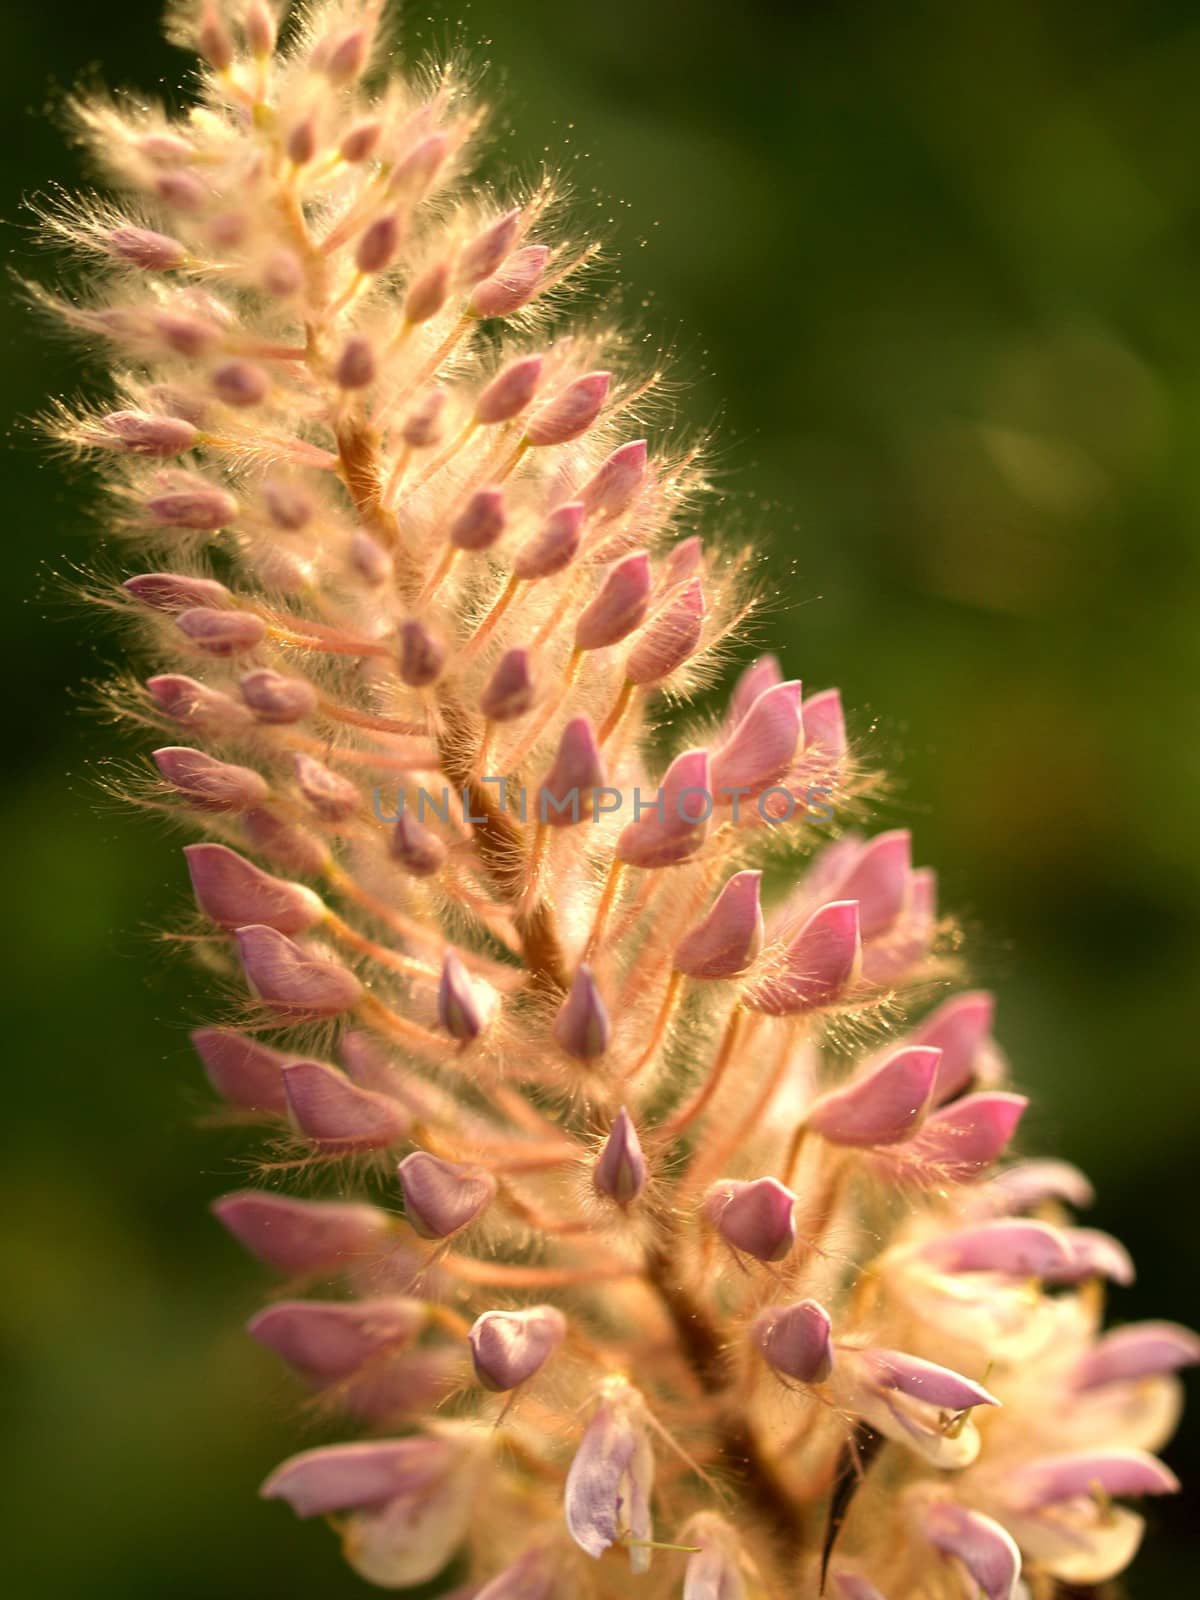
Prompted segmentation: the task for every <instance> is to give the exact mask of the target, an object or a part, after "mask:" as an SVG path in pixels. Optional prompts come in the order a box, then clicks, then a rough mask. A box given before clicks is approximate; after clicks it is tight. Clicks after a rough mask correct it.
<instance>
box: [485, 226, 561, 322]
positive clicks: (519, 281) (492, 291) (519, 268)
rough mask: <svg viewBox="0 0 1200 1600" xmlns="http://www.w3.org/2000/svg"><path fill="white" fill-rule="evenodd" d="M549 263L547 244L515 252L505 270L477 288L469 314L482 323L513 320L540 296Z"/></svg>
mask: <svg viewBox="0 0 1200 1600" xmlns="http://www.w3.org/2000/svg"><path fill="white" fill-rule="evenodd" d="M549 259H550V251H549V250H548V249H547V248H546V246H545V245H544V244H528V245H526V246H525V248H524V249H523V250H514V251H513V253H512V255H510V256H509V258H508V260H507V261H506V262H504V264H503V266H501V267H500V268H499V269H498V270H497V271H496V272H493V273H492V274H491V276H490V277H487V278H484V279H483V280H482V282H480V283H477V284H476V285H475V287H474V289H473V290H472V291H471V298H470V299H469V300H468V301H467V311H468V313H469V314H470V315H471V316H473V317H478V318H480V320H483V319H485V318H487V317H511V316H512V314H513V312H514V311H520V310H521V309H522V307H523V306H526V305H528V303H529V302H530V300H532V299H533V297H534V295H535V294H536V293H537V291H538V286H539V284H540V283H541V281H542V273H543V272H544V271H545V270H546V263H547V262H548V261H549Z"/></svg>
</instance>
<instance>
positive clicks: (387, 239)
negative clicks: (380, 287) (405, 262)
mask: <svg viewBox="0 0 1200 1600" xmlns="http://www.w3.org/2000/svg"><path fill="white" fill-rule="evenodd" d="M399 248H400V222H399V219H398V218H397V217H396V215H395V214H394V213H393V212H389V213H388V214H387V216H384V217H377V218H376V219H375V221H374V222H372V223H371V224H370V226H369V227H367V228H364V230H363V231H362V233H361V234H360V235H359V239H358V244H357V245H356V247H355V250H354V265H355V266H356V267H357V268H358V270H359V271H360V272H364V273H375V272H383V271H385V270H386V269H387V268H388V267H390V266H391V264H392V262H393V261H394V260H395V259H396V251H397V250H398V249H399Z"/></svg>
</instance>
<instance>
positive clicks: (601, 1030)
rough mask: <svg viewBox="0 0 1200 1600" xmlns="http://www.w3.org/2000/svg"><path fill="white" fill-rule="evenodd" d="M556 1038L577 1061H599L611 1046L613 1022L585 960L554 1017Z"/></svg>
mask: <svg viewBox="0 0 1200 1600" xmlns="http://www.w3.org/2000/svg"><path fill="white" fill-rule="evenodd" d="M554 1037H555V1038H556V1039H557V1040H558V1042H559V1044H560V1045H561V1046H562V1048H563V1049H564V1050H565V1051H566V1052H567V1054H568V1055H569V1056H574V1057H575V1059H576V1061H595V1060H597V1059H598V1058H599V1057H600V1056H602V1055H603V1054H604V1052H605V1051H606V1050H607V1049H608V1044H609V1040H610V1038H611V1037H612V1024H611V1023H610V1022H609V1020H608V1007H607V1006H606V1005H605V1004H604V998H603V996H602V995H601V993H600V990H599V988H598V987H597V984H596V979H595V977H594V976H593V974H592V969H591V968H590V967H589V966H588V965H587V964H586V963H581V964H580V966H579V967H578V969H577V970H576V973H575V976H574V978H573V979H572V980H571V987H570V989H569V991H568V992H567V998H566V999H565V1000H564V1001H563V1004H562V1007H561V1009H560V1010H559V1013H558V1015H557V1016H556V1017H555V1019H554Z"/></svg>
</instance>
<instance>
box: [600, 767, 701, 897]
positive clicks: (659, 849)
mask: <svg viewBox="0 0 1200 1600" xmlns="http://www.w3.org/2000/svg"><path fill="white" fill-rule="evenodd" d="M645 810H646V811H647V812H648V813H649V815H647V816H642V817H639V818H638V819H637V821H636V822H631V823H630V824H629V825H628V827H626V828H624V829H622V831H621V835H620V837H619V838H618V840H617V851H616V854H617V859H618V861H624V862H625V863H626V864H627V865H629V866H633V867H641V868H643V869H646V870H654V869H656V868H659V867H672V866H675V865H676V864H677V863H678V862H680V861H686V860H687V859H688V857H689V856H693V855H695V853H696V851H697V850H698V849H699V848H700V846H701V845H702V844H703V843H704V840H705V838H706V837H707V835H708V821H709V818H710V817H711V816H712V810H713V800H712V787H711V783H710V776H709V760H708V751H707V750H685V751H684V752H683V754H682V755H679V756H676V757H675V759H674V761H672V763H671V765H670V766H669V767H668V768H667V771H666V774H665V776H664V777H663V781H662V788H661V790H660V791H659V795H658V799H657V801H656V802H655V804H654V805H653V806H646V807H645Z"/></svg>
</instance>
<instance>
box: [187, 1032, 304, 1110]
mask: <svg viewBox="0 0 1200 1600" xmlns="http://www.w3.org/2000/svg"><path fill="white" fill-rule="evenodd" d="M191 1040H192V1048H193V1049H194V1050H195V1052H196V1054H197V1055H198V1056H199V1057H200V1060H201V1061H202V1062H203V1064H204V1071H205V1073H206V1074H207V1077H208V1081H209V1083H211V1084H212V1086H213V1088H214V1089H215V1090H216V1091H217V1093H218V1094H219V1095H220V1096H221V1098H222V1100H227V1101H228V1102H229V1104H230V1105H233V1106H239V1107H241V1108H242V1109H243V1110H245V1111H260V1112H261V1111H266V1112H270V1113H272V1114H273V1115H279V1116H282V1115H283V1114H284V1113H285V1112H286V1111H287V1099H286V1097H285V1095H284V1092H283V1078H282V1076H281V1068H282V1067H283V1064H284V1062H285V1061H287V1059H288V1057H287V1056H285V1055H283V1054H282V1053H281V1052H280V1051H278V1050H272V1049H271V1048H270V1046H269V1045H265V1044H260V1043H259V1042H258V1040H257V1039H251V1038H248V1037H247V1035H246V1034H244V1033H235V1032H234V1031H233V1030H232V1029H231V1028H197V1029H196V1030H195V1031H194V1032H193V1033H192V1035H191Z"/></svg>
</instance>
